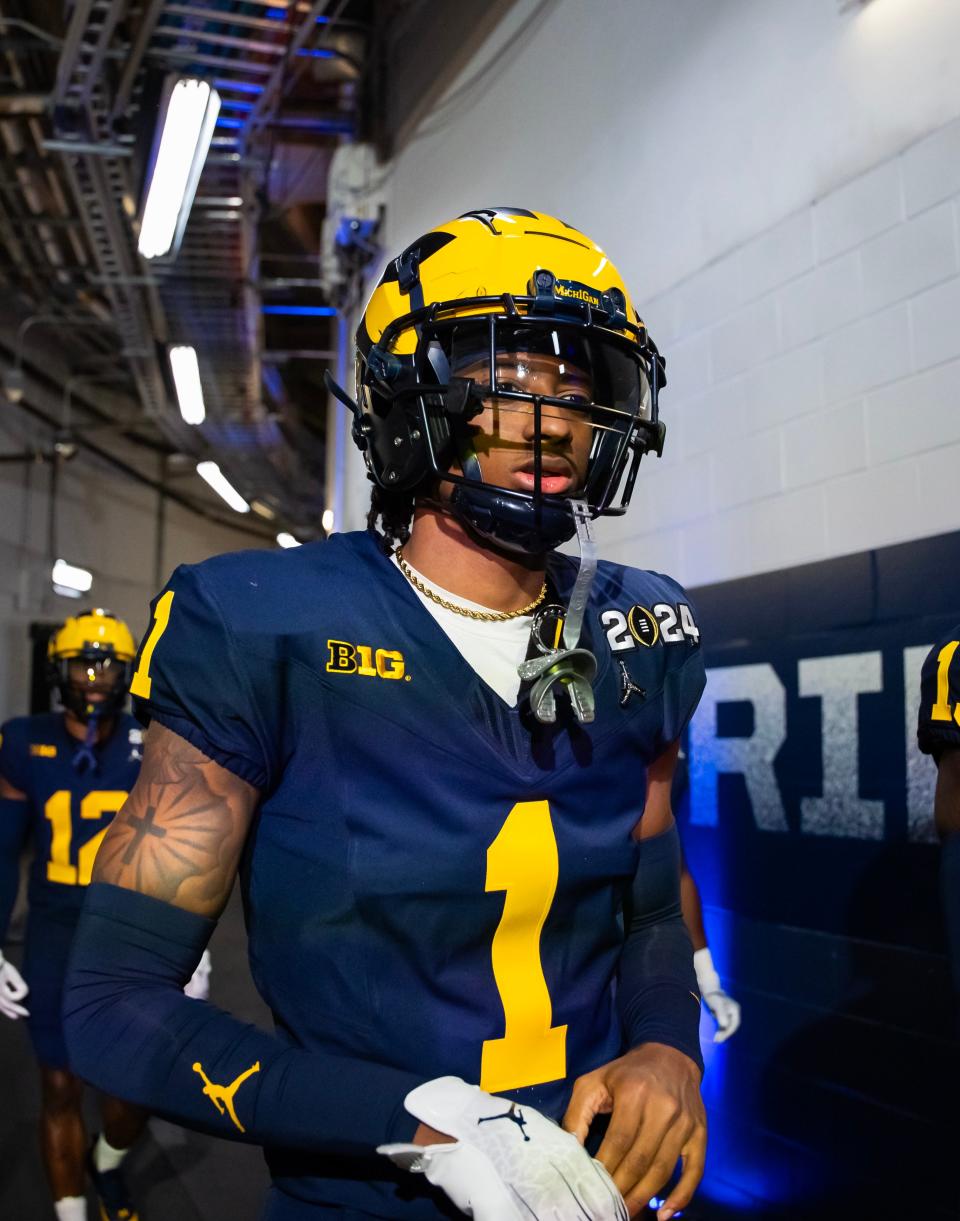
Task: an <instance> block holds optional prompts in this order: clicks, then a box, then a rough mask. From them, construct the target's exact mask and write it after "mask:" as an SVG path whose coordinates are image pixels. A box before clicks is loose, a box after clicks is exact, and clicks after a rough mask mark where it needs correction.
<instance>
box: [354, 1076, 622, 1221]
mask: <svg viewBox="0 0 960 1221" xmlns="http://www.w3.org/2000/svg"><path fill="white" fill-rule="evenodd" d="M404 1105H405V1106H406V1108H407V1110H408V1111H409V1112H410V1114H411V1115H414V1116H416V1118H417V1119H419V1120H420V1121H421V1123H422V1124H426V1125H428V1126H429V1127H431V1128H433V1129H435V1130H436V1131H437V1132H442V1133H446V1134H447V1135H449V1136H451V1137H453V1138H454V1139H453V1142H452V1143H449V1144H433V1145H426V1146H423V1145H381V1146H380V1147H379V1149H378V1150H377V1152H378V1153H383V1154H385V1155H386V1156H387V1157H389V1158H390V1159H391V1161H393V1162H394V1163H396V1165H398V1166H400V1167H402V1168H403V1169H405V1170H412V1171H415V1172H422V1173H423V1174H424V1175H426V1177H427V1179H428V1180H429V1182H431V1183H433V1185H434V1186H435V1187H439V1188H440V1189H441V1191H443V1192H445V1193H446V1195H447V1196H448V1197H449V1198H450V1199H451V1200H452V1201H453V1203H454V1204H455V1205H456V1206H457V1208H459V1209H460V1210H461V1212H464V1213H466V1214H467V1216H468V1217H473V1218H474V1219H475V1221H570V1218H572V1217H577V1218H579V1219H580V1221H627V1210H626V1207H625V1206H624V1203H623V1200H622V1198H621V1196H620V1193H619V1192H618V1191H617V1189H616V1187H614V1185H613V1182H612V1180H611V1179H610V1176H609V1175H608V1174H607V1172H606V1171H605V1170H604V1168H603V1167H602V1166H601V1165H600V1163H599V1162H597V1161H595V1160H594V1159H593V1158H592V1157H591V1156H590V1155H589V1154H588V1153H587V1152H586V1150H585V1149H584V1148H583V1147H582V1146H581V1145H580V1143H579V1142H578V1141H577V1140H576V1139H575V1138H574V1137H573V1136H571V1135H569V1133H567V1132H564V1131H563V1129H562V1128H560V1127H558V1125H557V1124H555V1123H553V1121H552V1120H549V1119H547V1118H546V1117H545V1116H544V1115H541V1114H540V1112H539V1111H535V1110H534V1109H533V1107H528V1106H524V1105H523V1104H521V1103H512V1102H511V1101H510V1100H509V1099H508V1098H499V1097H497V1096H496V1095H495V1094H487V1093H485V1092H484V1091H483V1090H481V1089H479V1088H478V1087H477V1086H475V1085H468V1084H467V1083H466V1082H465V1081H461V1080H460V1078H459V1077H438V1078H437V1079H436V1080H435V1081H428V1082H427V1083H426V1084H425V1085H421V1086H418V1087H417V1089H415V1090H412V1091H411V1092H410V1093H409V1094H408V1095H407V1097H406V1099H405V1102H404Z"/></svg>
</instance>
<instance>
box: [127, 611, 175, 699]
mask: <svg viewBox="0 0 960 1221" xmlns="http://www.w3.org/2000/svg"><path fill="white" fill-rule="evenodd" d="M172 604H173V590H172V589H168V590H167V592H166V593H165V594H164V595H163V597H162V598H161V599H160V601H159V602H158V603H157V605H156V608H155V609H154V612H153V627H152V628H151V629H150V635H149V636H148V637H147V642H146V644H145V645H144V646H143V652H142V653H141V654H140V664H139V666H137V672H136V674H134V676H133V679H132V680H131V683H130V694H131V695H139V696H140V698H141V699H145V700H148V699H149V698H150V688H151V686H152V682H151V679H150V662H151V661H152V660H153V650H154V649H155V648H156V647H157V642H158V641H159V639H160V637H161V636H162V635H163V633H164V632H165V631H166V630H167V624H168V623H169V622H170V607H171V605H172Z"/></svg>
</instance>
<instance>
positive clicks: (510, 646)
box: [392, 555, 533, 707]
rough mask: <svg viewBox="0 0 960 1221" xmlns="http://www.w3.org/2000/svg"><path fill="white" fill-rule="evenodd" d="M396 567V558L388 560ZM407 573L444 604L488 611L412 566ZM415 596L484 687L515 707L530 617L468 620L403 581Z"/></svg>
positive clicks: (528, 636) (531, 617)
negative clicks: (435, 593)
mask: <svg viewBox="0 0 960 1221" xmlns="http://www.w3.org/2000/svg"><path fill="white" fill-rule="evenodd" d="M392 559H393V562H394V564H396V566H397V568H398V569H400V572H401V573H402V572H403V569H402V568H400V565H399V564H397V557H396V556H395V555H394V556H393V557H392ZM408 567H409V568H410V571H411V572H414V573H416V575H417V576H418V577H419V578H420V580H421V581H422V582H423V583H424V585H426V586H428V587H429V588H430V589H433V590H436V592H437V593H438V594H439V595H440V596H441V597H442V598H444V599H446V601H447V602H452V603H453V604H454V605H455V606H462V607H464V608H465V609H467V610H477V611H484V610H490V609H491V608H490V607H489V606H481V605H480V604H479V602H471V601H469V600H468V599H467V598H461V597H459V596H458V595H457V594H454V593H451V592H450V591H449V590H448V589H444V588H443V587H442V586H440V585H437V584H435V583H434V582H433V581H428V580H427V578H426V577H425V576H424V575H423V573H422V572H417V570H416V568H414V567H413V565H412V564H408ZM403 579H404V580H405V581H407V583H408V584H409V585H410V588H411V589H412V590H413V592H414V593H415V594H416V595H417V597H418V598H419V599H420V601H421V602H422V603H423V605H424V606H425V607H426V609H427V610H428V611H429V612H430V614H431V615H432V616H433V618H434V619H435V620H436V621H437V623H439V625H440V627H441V628H443V630H444V632H445V633H446V634H447V636H448V637H449V639H450V641H451V643H452V644H453V645H454V647H455V648H456V649H458V650H459V652H460V654H461V655H462V657H463V658H464V660H465V661H466V662H467V663H468V664H469V665H471V666H472V667H473V669H474V670H475V671H476V672H477V674H479V675H480V677H481V678H482V679H483V681H484V682H485V683H486V684H487V686H488V687H492V688H493V690H494V691H496V693H497V695H499V696H500V698H501V699H502V700H503V702H504V703H505V704H509V705H510V706H511V707H515V706H516V703H517V696H518V695H519V692H520V675H519V674H518V673H517V667H518V666H519V665H520V663H521V662H522V661H523V660H524V659H525V658H526V656H527V646H528V644H529V642H530V623H531V621H532V619H533V616H532V615H520V616H519V617H518V618H516V619H506V620H504V621H502V622H500V623H487V622H485V621H484V620H483V619H468V618H467V617H466V616H465V615H458V614H457V613H456V611H449V610H447V609H446V607H444V606H440V605H439V603H437V602H434V601H432V599H430V598H428V597H427V596H426V594H422V593H421V592H420V590H419V589H417V587H416V585H414V584H413V583H412V582H411V581H409V580H408V579H407V577H406V576H404V578H403Z"/></svg>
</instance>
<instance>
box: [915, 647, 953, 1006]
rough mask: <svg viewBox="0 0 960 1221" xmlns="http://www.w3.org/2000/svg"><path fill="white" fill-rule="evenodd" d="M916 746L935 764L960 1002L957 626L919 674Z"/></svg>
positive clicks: (943, 884) (945, 900) (945, 898)
mask: <svg viewBox="0 0 960 1221" xmlns="http://www.w3.org/2000/svg"><path fill="white" fill-rule="evenodd" d="M917 744H918V745H919V747H920V749H921V750H922V751H923V753H924V754H927V755H932V756H933V759H934V762H935V763H936V765H937V789H936V797H935V799H934V807H933V817H934V822H935V824H936V828H937V834H938V835H939V836H940V898H941V902H942V904H943V915H944V920H945V923H946V926H947V944H948V947H949V952H950V972H951V976H952V978H953V990H954V994H955V995H956V996H957V998H958V999H960V624H958V625H957V627H955V628H954V629H953V632H952V633H951V634H950V635H949V636H948V637H947V638H946V639H945V640H941V641H940V643H939V644H936V645H934V646H933V648H932V649H931V650H930V652H929V654H928V655H927V658H926V660H925V661H924V663H923V669H922V670H921V673H920V711H919V716H918V719H917Z"/></svg>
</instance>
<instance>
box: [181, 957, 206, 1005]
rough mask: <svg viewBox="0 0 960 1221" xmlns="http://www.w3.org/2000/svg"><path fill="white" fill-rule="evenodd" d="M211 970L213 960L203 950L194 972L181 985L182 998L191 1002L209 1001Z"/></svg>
mask: <svg viewBox="0 0 960 1221" xmlns="http://www.w3.org/2000/svg"><path fill="white" fill-rule="evenodd" d="M212 970H213V960H212V959H211V957H210V951H209V950H204V951H203V954H202V955H201V958H200V961H199V962H198V963H197V966H196V970H195V971H194V972H193V974H192V975H191V976H190V978H189V979H188V980H187V982H186V983H185V984H184V985H183V994H184V996H189V997H190V999H191V1000H195V1001H208V1000H209V999H210V972H211V971H212Z"/></svg>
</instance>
